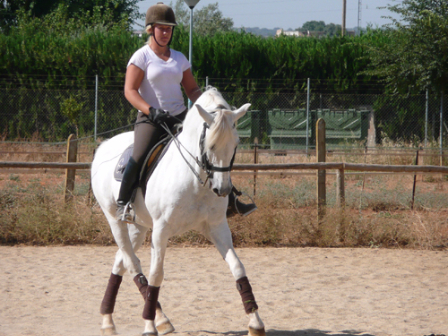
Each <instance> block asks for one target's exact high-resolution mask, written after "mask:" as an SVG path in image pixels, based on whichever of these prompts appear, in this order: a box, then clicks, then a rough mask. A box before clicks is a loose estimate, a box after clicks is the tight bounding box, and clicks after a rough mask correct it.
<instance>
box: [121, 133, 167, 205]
mask: <svg viewBox="0 0 448 336" xmlns="http://www.w3.org/2000/svg"><path fill="white" fill-rule="evenodd" d="M171 141H173V139H172V138H171V136H170V135H169V134H167V135H165V136H164V137H163V138H162V139H161V140H160V141H159V142H158V143H156V144H155V146H154V147H153V148H151V150H150V151H149V153H148V154H147V155H146V158H145V161H144V163H143V166H142V168H141V170H140V173H139V179H138V186H137V188H141V189H142V193H143V197H145V194H146V183H147V182H148V180H149V178H150V177H151V175H152V173H153V171H154V169H156V167H157V165H158V163H159V162H160V160H161V159H162V158H163V156H164V155H165V153H166V151H167V149H168V147H169V146H168V145H169V144H170V143H171ZM133 149H134V144H131V145H129V146H128V147H127V148H126V149H125V150H124V152H123V153H122V154H121V157H120V159H119V160H118V162H117V165H116V166H115V169H114V178H115V180H116V181H118V182H121V181H122V179H123V174H124V170H125V169H126V165H127V164H128V162H129V159H130V158H131V156H132V151H133ZM137 188H136V189H137ZM134 199H135V191H134V193H133V195H132V198H131V202H133V201H134Z"/></svg>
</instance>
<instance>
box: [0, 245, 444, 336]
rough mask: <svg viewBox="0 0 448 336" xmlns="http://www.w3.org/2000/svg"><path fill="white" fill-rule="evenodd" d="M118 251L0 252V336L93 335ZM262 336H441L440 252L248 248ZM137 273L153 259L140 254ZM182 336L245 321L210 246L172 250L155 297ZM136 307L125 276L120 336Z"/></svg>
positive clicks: (220, 331)
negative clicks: (141, 266)
mask: <svg viewBox="0 0 448 336" xmlns="http://www.w3.org/2000/svg"><path fill="white" fill-rule="evenodd" d="M115 251H116V248H115V247H95V246H73V247H30V246H25V247H5V246H0V283H1V285H0V335H1V336H16V335H36V336H43V335H45V336H59V335H61V336H62V335H64V336H65V335H83V336H84V335H86V336H88V335H99V334H100V324H101V316H100V314H99V307H100V303H101V299H102V295H103V292H104V290H105V286H106V284H107V281H108V277H109V274H110V270H111V267H112V262H113V257H114V254H115ZM237 253H238V255H239V257H240V259H241V260H242V262H243V263H244V264H245V267H246V270H247V274H248V277H249V279H250V281H251V283H252V287H253V289H254V293H255V297H256V298H257V301H258V305H259V307H260V309H259V313H260V316H261V318H262V319H263V321H264V323H265V325H266V329H267V334H268V335H269V336H274V335H278V336H305V335H307V336H324V335H351V336H355V335H375V336H380V335H381V336H383V335H394V336H395V335H396V336H404V335H412V336H423V335H431V334H448V267H447V265H448V253H447V251H417V250H387V249H323V248H296V249H286V248H244V249H238V250H237ZM138 255H139V257H140V259H141V261H142V265H143V267H144V270H145V272H147V271H148V269H149V260H150V249H149V247H144V248H142V250H141V251H139V254H138ZM160 302H161V303H162V306H163V307H164V310H165V313H166V314H167V315H168V317H169V318H170V319H171V321H172V323H173V325H174V326H175V328H176V331H175V333H174V335H178V336H187V335H188V336H216V335H219V336H222V335H227V336H241V335H246V334H247V327H246V325H247V322H248V321H247V318H246V316H245V314H244V311H243V307H242V303H241V299H240V297H239V294H238V292H237V290H236V288H235V282H234V279H233V278H232V276H231V273H230V271H229V269H228V267H227V264H226V263H225V262H224V261H223V260H222V258H221V257H220V255H219V254H218V252H217V251H216V250H215V249H214V248H213V247H210V248H169V249H168V251H167V257H166V260H165V281H164V283H163V285H162V289H161V293H160ZM142 309H143V300H142V299H141V296H140V294H139V293H138V290H137V288H136V287H135V285H134V283H133V282H132V281H131V278H130V276H129V275H127V274H126V275H125V276H124V280H123V283H122V287H121V291H120V293H119V295H118V299H117V305H116V309H115V314H114V316H115V323H116V325H117V331H118V333H119V335H123V336H125V335H126V336H127V335H129V336H130V335H141V332H142V331H143V321H142V318H141V313H142Z"/></svg>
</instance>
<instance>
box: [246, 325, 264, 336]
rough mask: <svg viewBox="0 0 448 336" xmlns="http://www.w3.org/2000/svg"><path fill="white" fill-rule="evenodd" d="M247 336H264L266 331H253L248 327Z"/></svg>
mask: <svg viewBox="0 0 448 336" xmlns="http://www.w3.org/2000/svg"><path fill="white" fill-rule="evenodd" d="M249 336H266V331H265V330H264V328H262V329H254V328H251V327H249Z"/></svg>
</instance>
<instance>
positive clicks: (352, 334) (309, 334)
mask: <svg viewBox="0 0 448 336" xmlns="http://www.w3.org/2000/svg"><path fill="white" fill-rule="evenodd" d="M203 332H206V333H207V334H211V335H226V336H246V335H247V331H228V332H223V333H220V332H214V331H206V330H203ZM266 335H267V336H330V335H331V336H361V335H362V336H374V335H372V334H366V333H363V332H362V331H355V330H343V331H340V332H336V333H335V332H331V331H324V330H317V329H305V330H275V329H270V330H268V331H266Z"/></svg>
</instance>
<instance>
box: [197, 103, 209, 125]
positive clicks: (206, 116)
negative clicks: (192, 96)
mask: <svg viewBox="0 0 448 336" xmlns="http://www.w3.org/2000/svg"><path fill="white" fill-rule="evenodd" d="M194 106H196V108H197V109H198V111H199V114H200V116H201V117H202V119H204V121H205V122H206V123H207V125H209V126H210V125H211V124H212V122H213V116H212V115H211V114H210V113H208V112H207V111H206V110H204V109H203V108H202V106H201V105H199V104H195V105H194Z"/></svg>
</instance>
